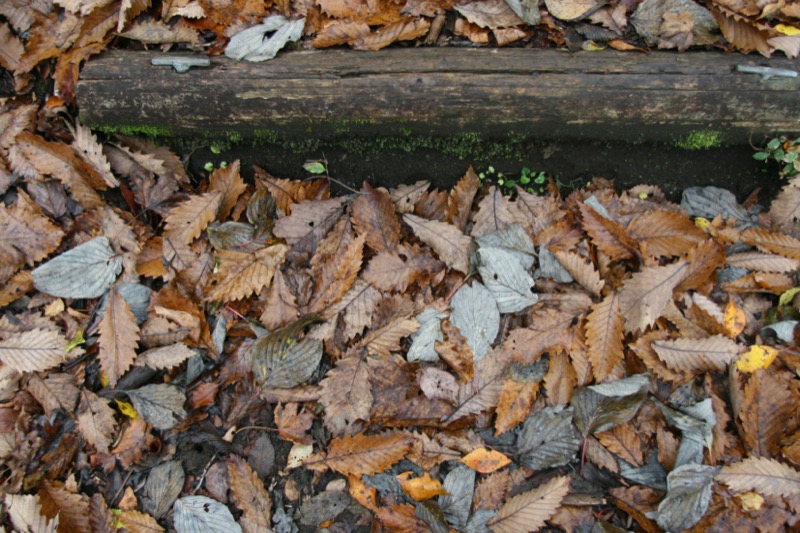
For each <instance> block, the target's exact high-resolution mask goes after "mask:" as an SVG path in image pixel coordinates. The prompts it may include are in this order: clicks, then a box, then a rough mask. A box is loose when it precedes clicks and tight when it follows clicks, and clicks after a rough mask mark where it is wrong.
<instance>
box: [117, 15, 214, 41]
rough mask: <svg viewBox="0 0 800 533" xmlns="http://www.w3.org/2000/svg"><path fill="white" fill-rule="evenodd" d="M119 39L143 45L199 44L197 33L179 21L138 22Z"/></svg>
mask: <svg viewBox="0 0 800 533" xmlns="http://www.w3.org/2000/svg"><path fill="white" fill-rule="evenodd" d="M119 36H120V37H125V38H126V39H131V40H133V41H139V42H142V43H145V44H165V43H187V44H194V45H196V44H199V42H200V37H199V35H198V34H197V31H196V30H195V29H194V28H192V27H191V26H189V25H188V24H186V22H184V21H183V20H181V19H178V21H177V22H176V23H175V24H169V25H168V24H164V23H163V22H161V21H156V20H139V21H138V22H136V23H135V24H134V25H133V26H131V28H130V29H129V30H128V31H125V32H123V33H120V34H119Z"/></svg>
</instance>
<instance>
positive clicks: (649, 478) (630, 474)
mask: <svg viewBox="0 0 800 533" xmlns="http://www.w3.org/2000/svg"><path fill="white" fill-rule="evenodd" d="M617 463H619V474H620V475H621V476H622V477H624V478H625V479H629V480H631V481H633V482H634V483H638V484H640V485H645V486H646V487H651V488H654V489H656V490H667V472H666V471H665V470H664V467H663V466H661V463H659V462H658V461H657V460H651V461H650V462H649V463H647V464H646V465H644V466H642V467H639V468H636V467H634V466H633V465H632V464H630V463H627V462H625V461H623V460H622V459H620V458H619V457H618V458H617Z"/></svg>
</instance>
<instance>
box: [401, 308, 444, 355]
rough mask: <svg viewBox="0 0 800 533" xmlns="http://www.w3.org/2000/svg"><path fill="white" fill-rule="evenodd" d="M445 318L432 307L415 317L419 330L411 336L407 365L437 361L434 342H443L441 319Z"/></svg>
mask: <svg viewBox="0 0 800 533" xmlns="http://www.w3.org/2000/svg"><path fill="white" fill-rule="evenodd" d="M446 316H447V315H445V314H443V313H440V312H439V311H437V310H436V309H434V308H433V307H429V308H427V309H425V310H424V311H423V312H421V313H420V314H418V315H417V316H416V319H417V322H419V329H417V331H415V332H414V333H412V334H411V347H410V348H409V349H408V353H407V354H406V358H407V359H408V362H409V363H416V362H417V361H429V362H435V361H438V360H439V354H437V353H436V350H435V349H434V346H435V344H436V341H441V340H444V336H443V335H442V319H443V318H445V317H446Z"/></svg>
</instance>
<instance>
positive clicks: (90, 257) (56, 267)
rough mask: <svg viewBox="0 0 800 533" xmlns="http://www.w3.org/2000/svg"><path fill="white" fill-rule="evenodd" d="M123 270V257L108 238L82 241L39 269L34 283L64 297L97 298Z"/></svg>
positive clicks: (36, 270)
mask: <svg viewBox="0 0 800 533" xmlns="http://www.w3.org/2000/svg"><path fill="white" fill-rule="evenodd" d="M121 271H122V256H120V255H117V253H116V252H114V250H112V249H111V244H110V243H109V242H108V239H107V238H106V237H95V238H94V239H92V240H90V241H88V242H85V243H83V244H80V245H78V246H76V247H75V248H73V249H72V250H69V251H67V252H64V253H63V254H61V255H59V256H58V257H54V258H53V259H51V260H50V261H48V262H47V263H45V264H43V265H41V266H40V267H38V268H36V269H35V270H34V271H33V272H32V274H33V284H34V286H35V287H36V288H37V289H39V290H40V291H42V292H45V293H47V294H50V295H52V296H58V297H60V298H97V297H99V296H102V295H103V294H105V292H106V291H107V290H108V289H109V287H111V285H112V284H113V283H114V280H115V279H117V276H118V275H119V273H120V272H121Z"/></svg>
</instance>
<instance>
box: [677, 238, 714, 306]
mask: <svg viewBox="0 0 800 533" xmlns="http://www.w3.org/2000/svg"><path fill="white" fill-rule="evenodd" d="M686 259H687V260H688V261H689V268H687V269H686V272H685V277H684V279H683V280H682V281H681V282H680V283H679V284H678V286H677V287H676V288H675V290H676V292H678V293H681V292H686V291H690V290H697V291H701V292H706V291H708V290H709V286H710V285H713V283H714V279H715V278H714V276H715V275H716V272H717V268H719V267H721V266H722V264H723V263H724V261H725V249H724V248H723V247H722V245H720V244H719V243H717V242H716V241H715V240H714V239H706V240H704V241H701V242H700V243H699V244H698V245H697V246H695V247H694V248H692V249H691V250H689V254H688V255H687V258H686Z"/></svg>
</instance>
